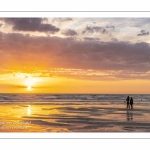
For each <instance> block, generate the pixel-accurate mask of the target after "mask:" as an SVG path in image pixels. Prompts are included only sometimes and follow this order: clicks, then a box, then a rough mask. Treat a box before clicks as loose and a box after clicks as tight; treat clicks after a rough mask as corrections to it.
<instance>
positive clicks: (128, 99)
mask: <svg viewBox="0 0 150 150" xmlns="http://www.w3.org/2000/svg"><path fill="white" fill-rule="evenodd" d="M126 102H127V109H130V106H131V109H133V98H132V97H129V96H128V97H127V98H126Z"/></svg>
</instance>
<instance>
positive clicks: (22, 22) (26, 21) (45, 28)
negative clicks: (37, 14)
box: [3, 18, 60, 33]
mask: <svg viewBox="0 0 150 150" xmlns="http://www.w3.org/2000/svg"><path fill="white" fill-rule="evenodd" d="M3 20H4V21H5V23H7V24H9V25H12V26H13V30H15V31H33V32H35V31H38V32H50V33H55V32H58V31H59V30H60V29H59V28H57V27H55V26H53V25H51V24H45V23H42V21H45V19H42V18H5V19H3Z"/></svg>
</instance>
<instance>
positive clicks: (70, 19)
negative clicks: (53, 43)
mask: <svg viewBox="0 0 150 150" xmlns="http://www.w3.org/2000/svg"><path fill="white" fill-rule="evenodd" d="M53 21H54V22H55V21H56V22H67V21H73V19H72V18H69V17H68V18H54V19H53Z"/></svg>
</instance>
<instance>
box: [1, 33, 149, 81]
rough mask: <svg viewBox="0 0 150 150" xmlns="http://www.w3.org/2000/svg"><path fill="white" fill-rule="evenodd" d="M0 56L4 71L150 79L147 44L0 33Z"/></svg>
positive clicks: (82, 76)
mask: <svg viewBox="0 0 150 150" xmlns="http://www.w3.org/2000/svg"><path fill="white" fill-rule="evenodd" d="M0 54H1V59H0V64H1V66H0V67H1V70H16V71H20V72H30V73H32V72H38V70H40V72H42V70H43V72H44V71H45V72H47V73H48V72H50V71H48V70H52V71H53V72H51V74H50V75H52V76H54V75H58V76H66V77H73V78H77V77H78V78H83V79H84V78H86V79H97V80H99V79H106V78H107V79H108V78H109V79H112V78H114V79H121V78H123V79H141V78H142V79H150V59H149V56H150V45H149V44H148V43H145V42H141V43H135V44H133V43H130V42H121V41H120V42H119V41H113V42H102V41H100V40H99V41H98V40H95V39H90V38H88V37H87V38H86V40H82V41H79V40H75V39H74V38H71V37H68V38H60V37H42V36H41V37H40V36H39V37H36V36H34V37H32V36H30V35H22V34H19V33H18V34H17V33H9V34H6V33H2V32H0ZM55 68H57V69H58V70H59V71H58V70H55ZM60 68H62V70H61V71H60ZM66 69H69V70H68V71H66ZM71 69H74V70H71ZM76 69H81V70H78V71H77V72H76ZM87 70H92V72H90V71H87ZM65 72H66V73H65ZM94 72H95V73H94Z"/></svg>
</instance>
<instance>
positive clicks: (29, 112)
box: [27, 105, 31, 116]
mask: <svg viewBox="0 0 150 150" xmlns="http://www.w3.org/2000/svg"><path fill="white" fill-rule="evenodd" d="M27 114H28V116H30V114H31V106H30V105H28V107H27Z"/></svg>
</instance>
